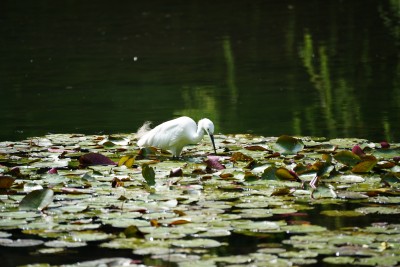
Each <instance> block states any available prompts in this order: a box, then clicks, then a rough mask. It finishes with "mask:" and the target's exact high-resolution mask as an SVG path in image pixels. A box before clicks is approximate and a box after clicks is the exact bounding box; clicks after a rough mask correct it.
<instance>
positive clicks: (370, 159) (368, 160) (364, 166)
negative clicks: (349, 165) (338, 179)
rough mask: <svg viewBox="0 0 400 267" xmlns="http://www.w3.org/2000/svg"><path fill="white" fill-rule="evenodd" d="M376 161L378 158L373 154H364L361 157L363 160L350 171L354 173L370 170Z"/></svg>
mask: <svg viewBox="0 0 400 267" xmlns="http://www.w3.org/2000/svg"><path fill="white" fill-rule="evenodd" d="M377 162H378V160H377V159H376V158H375V157H374V156H366V157H364V158H363V161H362V162H360V163H358V164H357V165H356V166H354V167H353V169H352V170H351V171H352V172H354V173H366V172H370V171H371V170H372V168H373V167H375V165H376V163H377Z"/></svg>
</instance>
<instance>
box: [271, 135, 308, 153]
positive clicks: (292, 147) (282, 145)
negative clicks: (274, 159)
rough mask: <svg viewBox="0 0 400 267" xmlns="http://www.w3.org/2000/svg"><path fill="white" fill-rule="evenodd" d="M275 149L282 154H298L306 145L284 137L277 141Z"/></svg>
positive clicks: (295, 139) (292, 138)
mask: <svg viewBox="0 0 400 267" xmlns="http://www.w3.org/2000/svg"><path fill="white" fill-rule="evenodd" d="M275 148H276V149H277V150H278V152H280V153H282V154H296V153H297V152H299V151H301V150H303V148H304V144H303V141H301V140H300V139H298V138H294V137H291V136H288V135H282V136H280V137H279V138H278V140H276V143H275Z"/></svg>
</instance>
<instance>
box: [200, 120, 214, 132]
mask: <svg viewBox="0 0 400 267" xmlns="http://www.w3.org/2000/svg"><path fill="white" fill-rule="evenodd" d="M199 124H200V127H201V128H203V129H204V131H206V133H207V134H208V135H213V134H214V123H213V122H212V121H210V120H209V119H201V120H200V121H199Z"/></svg>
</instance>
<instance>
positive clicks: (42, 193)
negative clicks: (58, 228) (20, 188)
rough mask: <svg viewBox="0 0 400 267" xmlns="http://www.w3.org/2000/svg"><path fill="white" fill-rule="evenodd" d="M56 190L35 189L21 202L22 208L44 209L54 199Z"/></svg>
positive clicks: (20, 206)
mask: <svg viewBox="0 0 400 267" xmlns="http://www.w3.org/2000/svg"><path fill="white" fill-rule="evenodd" d="M53 195H54V192H53V190H51V189H40V190H34V191H32V192H30V193H29V194H28V195H26V196H25V197H24V198H23V199H22V200H21V202H20V203H19V208H20V209H21V210H43V209H44V208H45V207H47V206H48V205H49V204H50V203H51V202H52V201H53Z"/></svg>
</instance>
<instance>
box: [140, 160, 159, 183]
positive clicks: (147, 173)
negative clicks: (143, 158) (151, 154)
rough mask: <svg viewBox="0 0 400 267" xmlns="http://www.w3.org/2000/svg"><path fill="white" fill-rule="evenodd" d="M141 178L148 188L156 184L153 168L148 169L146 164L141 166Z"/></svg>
mask: <svg viewBox="0 0 400 267" xmlns="http://www.w3.org/2000/svg"><path fill="white" fill-rule="evenodd" d="M142 176H143V178H144V179H145V180H146V182H147V184H148V185H149V186H153V185H155V184H156V180H155V177H156V174H155V172H154V168H153V167H150V166H149V165H148V164H144V165H143V166H142Z"/></svg>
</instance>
